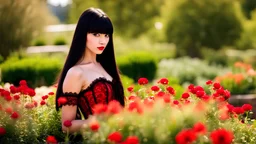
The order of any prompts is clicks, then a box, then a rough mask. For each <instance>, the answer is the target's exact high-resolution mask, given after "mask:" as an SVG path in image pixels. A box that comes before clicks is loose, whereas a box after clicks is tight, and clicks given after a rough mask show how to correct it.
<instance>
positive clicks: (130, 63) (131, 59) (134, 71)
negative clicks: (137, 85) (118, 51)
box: [117, 52, 157, 81]
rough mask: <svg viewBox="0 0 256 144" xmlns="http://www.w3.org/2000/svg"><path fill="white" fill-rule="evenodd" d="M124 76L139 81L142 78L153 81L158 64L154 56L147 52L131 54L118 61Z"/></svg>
mask: <svg viewBox="0 0 256 144" xmlns="http://www.w3.org/2000/svg"><path fill="white" fill-rule="evenodd" d="M117 63H118V66H119V69H120V71H121V73H122V74H124V75H126V76H128V77H130V78H132V79H133V80H134V81H137V80H138V78H140V77H147V78H148V79H149V80H153V79H154V77H155V75H156V71H157V62H156V60H155V58H154V56H153V55H151V54H149V53H145V52H137V53H131V54H129V55H127V56H124V57H121V58H118V59H117Z"/></svg>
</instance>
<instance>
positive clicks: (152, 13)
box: [0, 0, 256, 94]
mask: <svg viewBox="0 0 256 144" xmlns="http://www.w3.org/2000/svg"><path fill="white" fill-rule="evenodd" d="M89 7H98V8H101V9H102V10H103V11H105V12H106V13H107V14H108V16H109V17H110V19H111V20H112V23H113V25H114V45H115V54H116V59H117V63H118V66H119V68H120V70H121V73H122V79H123V82H124V85H125V87H127V86H129V85H131V84H134V83H136V82H137V80H138V78H139V77H146V78H148V79H149V80H150V82H152V83H153V82H155V81H156V80H157V79H159V78H162V77H166V78H168V79H169V81H170V84H172V85H173V86H176V87H177V88H178V89H179V88H180V89H182V87H184V86H187V85H188V84H190V83H193V84H196V85H200V84H203V83H205V81H206V80H209V79H211V80H216V81H219V82H221V83H222V84H223V85H224V86H225V88H228V89H229V90H230V91H231V92H232V93H233V94H248V93H255V89H256V78H255V76H256V74H255V70H254V69H255V67H256V1H255V0H147V1H145V0H129V1H124V0H115V1H113V0H33V1H31V0H0V21H1V23H0V68H1V74H0V75H1V84H4V83H7V82H9V83H13V84H15V85H17V84H18V82H19V81H20V80H21V79H26V80H27V81H28V83H29V85H30V86H32V87H40V86H43V85H44V86H51V85H53V84H54V83H55V81H56V77H57V75H58V74H59V72H60V70H61V68H62V66H63V62H64V60H65V58H66V55H67V52H68V49H69V46H70V43H71V40H72V37H73V32H74V29H75V26H76V22H77V20H78V18H79V17H80V15H81V13H82V12H83V11H84V10H86V9H87V8H89Z"/></svg>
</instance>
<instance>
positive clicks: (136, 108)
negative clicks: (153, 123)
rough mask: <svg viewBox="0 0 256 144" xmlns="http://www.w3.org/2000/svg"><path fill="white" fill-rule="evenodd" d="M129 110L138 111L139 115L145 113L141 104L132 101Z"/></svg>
mask: <svg viewBox="0 0 256 144" xmlns="http://www.w3.org/2000/svg"><path fill="white" fill-rule="evenodd" d="M128 110H129V111H136V112H138V113H140V114H141V113H143V109H142V106H141V105H140V104H139V102H137V101H132V102H131V103H130V104H129V107H128Z"/></svg>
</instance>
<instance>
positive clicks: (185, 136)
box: [175, 129, 197, 144]
mask: <svg viewBox="0 0 256 144" xmlns="http://www.w3.org/2000/svg"><path fill="white" fill-rule="evenodd" d="M196 138H197V137H196V134H195V133H194V132H193V131H192V130H191V129H184V130H182V131H180V132H179V133H178V134H177V135H176V137H175V140H176V143H177V144H190V143H192V142H194V141H195V140H196Z"/></svg>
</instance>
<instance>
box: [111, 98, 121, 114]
mask: <svg viewBox="0 0 256 144" xmlns="http://www.w3.org/2000/svg"><path fill="white" fill-rule="evenodd" d="M122 109H123V107H122V106H121V104H120V103H119V102H118V101H116V100H112V101H110V102H109V103H108V113H111V114H118V113H119V112H120V111H121V110H122Z"/></svg>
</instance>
